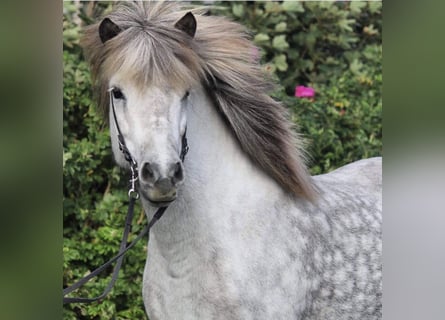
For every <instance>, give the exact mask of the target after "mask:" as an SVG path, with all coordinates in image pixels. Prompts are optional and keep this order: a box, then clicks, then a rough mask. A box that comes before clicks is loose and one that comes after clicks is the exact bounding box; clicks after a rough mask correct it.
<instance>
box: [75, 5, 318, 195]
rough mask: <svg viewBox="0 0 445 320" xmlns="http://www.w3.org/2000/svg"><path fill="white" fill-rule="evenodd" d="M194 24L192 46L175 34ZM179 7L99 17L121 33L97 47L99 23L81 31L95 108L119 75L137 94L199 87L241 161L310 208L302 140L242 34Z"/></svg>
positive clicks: (130, 9)
mask: <svg viewBox="0 0 445 320" xmlns="http://www.w3.org/2000/svg"><path fill="white" fill-rule="evenodd" d="M188 11H192V12H193V13H194V15H195V17H196V20H197V30H196V34H195V36H194V37H193V38H191V37H189V36H187V35H186V34H185V33H184V32H182V31H180V30H178V29H176V28H174V24H175V22H176V21H178V20H179V19H180V18H181V17H182V16H183V15H184V14H185V13H186V12H188ZM204 13H205V12H204V10H202V9H193V10H184V8H182V7H181V4H180V3H178V2H158V1H147V2H146V1H144V2H140V1H137V2H124V3H120V4H118V5H117V6H116V7H115V8H114V10H113V12H111V13H110V14H107V15H106V17H108V18H109V19H111V20H112V21H113V22H114V23H116V24H117V25H118V26H119V27H120V28H121V30H122V32H121V33H119V34H118V35H117V36H116V37H114V38H113V39H111V40H110V41H107V42H106V43H102V42H101V40H100V37H99V32H98V27H99V23H96V24H93V25H90V26H89V27H87V28H86V29H85V31H84V35H83V37H82V40H81V44H82V46H83V48H84V50H85V56H86V58H87V61H88V62H89V63H90V66H91V71H92V77H93V80H94V82H95V83H96V85H97V86H98V91H99V94H98V101H99V106H100V107H102V109H103V110H104V111H105V112H106V111H107V109H108V100H107V97H108V96H107V91H106V90H107V86H108V82H109V79H110V77H111V76H112V75H113V74H114V73H115V72H116V71H118V70H125V71H127V72H131V73H132V76H133V77H135V78H136V79H137V80H138V83H139V84H140V85H141V86H142V87H143V86H146V85H148V84H150V83H153V82H157V83H161V84H165V85H167V84H168V85H169V86H175V85H190V84H193V83H198V82H200V83H202V84H203V86H204V87H205V88H206V89H207V92H208V94H209V95H210V97H211V98H212V99H213V101H214V102H215V105H216V107H217V108H218V110H219V111H220V113H221V115H222V117H223V119H224V120H225V122H226V123H227V125H228V126H229V128H230V129H231V131H232V132H233V133H234V135H235V137H236V138H237V140H238V141H239V144H240V146H241V148H242V149H243V150H244V152H245V153H246V154H247V155H248V157H249V158H250V159H251V160H252V161H253V162H254V163H255V164H256V165H258V166H259V167H260V168H261V169H263V170H264V171H265V172H266V173H267V174H269V175H270V176H271V177H272V178H273V179H274V180H275V181H277V182H278V183H279V185H281V186H282V187H283V188H284V189H285V190H286V191H288V192H290V193H292V194H295V195H299V196H302V197H303V198H306V199H310V200H313V199H314V198H315V191H314V188H313V186H312V183H311V177H310V176H309V174H308V171H307V169H306V166H305V164H304V150H303V147H302V141H301V138H299V136H298V135H297V134H296V133H295V130H294V128H293V126H294V125H293V123H292V122H291V121H290V120H289V119H288V114H287V110H286V108H285V107H284V106H283V105H282V104H280V103H279V102H277V101H275V100H273V99H272V98H271V97H270V96H269V95H268V94H267V93H270V92H271V90H272V89H273V83H272V81H271V80H270V79H267V77H265V75H264V73H263V71H262V69H261V67H260V65H259V63H258V61H257V60H256V59H255V58H254V52H255V50H256V47H255V46H254V45H253V43H252V41H251V40H250V36H249V34H248V32H247V31H246V30H245V28H244V27H243V26H241V25H240V24H237V23H235V22H232V21H230V20H228V19H227V18H224V17H217V16H206V15H205V14H204Z"/></svg>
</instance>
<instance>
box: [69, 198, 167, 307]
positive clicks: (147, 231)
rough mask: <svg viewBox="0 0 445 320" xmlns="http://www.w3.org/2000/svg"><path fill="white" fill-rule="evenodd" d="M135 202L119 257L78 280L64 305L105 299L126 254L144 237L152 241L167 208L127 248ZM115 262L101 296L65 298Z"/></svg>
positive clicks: (131, 201)
mask: <svg viewBox="0 0 445 320" xmlns="http://www.w3.org/2000/svg"><path fill="white" fill-rule="evenodd" d="M135 201H136V199H135V198H130V204H129V206H128V213H127V218H126V219H125V229H124V234H123V236H122V241H121V245H120V249H119V253H118V254H117V255H115V256H114V257H113V258H111V259H110V260H108V261H107V262H106V263H104V264H103V265H101V266H100V267H99V268H97V269H95V270H94V271H92V272H91V273H90V274H88V275H87V276H85V277H83V278H82V279H80V280H78V281H77V282H76V283H74V284H73V285H71V286H69V287H67V288H65V289H64V290H63V296H64V298H63V304H65V303H76V302H78V303H91V302H95V301H98V300H101V299H103V298H104V297H105V296H106V295H107V294H108V293H109V292H110V291H111V289H112V288H113V285H114V283H115V282H116V280H117V277H118V274H119V270H120V269H121V266H122V261H123V259H124V255H125V253H127V251H128V250H130V249H131V248H133V247H134V246H135V245H136V243H137V242H138V241H139V240H140V239H142V237H144V236H145V235H146V234H147V235H148V240H149V239H150V228H151V227H152V226H153V225H154V224H155V223H156V221H158V220H159V219H160V218H161V217H162V215H163V214H164V212H165V210H166V209H167V207H162V208H159V209H158V210H157V211H156V213H155V214H154V216H153V218H152V219H151V220H150V222H149V224H148V225H147V226H145V228H144V229H143V230H142V231H141V232H140V233H139V235H138V236H137V237H136V238H135V239H134V240H133V241H132V242H131V243H130V244H129V245H128V246H127V245H126V244H127V239H128V234H129V233H130V229H131V221H132V219H133V211H134V210H133V209H134V203H135ZM115 261H117V263H116V265H115V267H114V270H113V275H112V277H111V280H110V282H109V283H108V285H107V287H106V288H105V289H104V291H103V293H102V294H101V295H99V296H97V297H94V298H81V297H74V298H70V297H65V296H66V295H67V294H70V293H71V292H73V291H74V290H76V289H78V288H80V287H81V286H83V285H84V284H85V283H87V282H88V281H89V280H90V279H92V278H94V277H95V276H97V275H98V274H99V273H101V272H102V271H103V270H105V268H107V267H108V266H109V265H111V264H112V263H113V262H115Z"/></svg>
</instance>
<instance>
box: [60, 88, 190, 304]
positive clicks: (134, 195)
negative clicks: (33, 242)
mask: <svg viewBox="0 0 445 320" xmlns="http://www.w3.org/2000/svg"><path fill="white" fill-rule="evenodd" d="M113 89H114V88H110V89H108V92H109V94H110V101H111V107H112V111H113V118H114V123H115V125H116V129H117V140H118V142H119V150H121V152H122V153H123V154H124V157H125V160H127V161H128V163H129V165H130V171H131V177H130V187H129V190H128V198H129V200H130V203H129V205H128V213H127V217H126V218H125V228H124V233H123V235H122V240H121V244H120V247H119V253H118V254H117V255H115V256H114V257H112V258H111V259H110V260H108V261H107V262H105V263H104V264H103V265H101V266H100V267H98V268H97V269H95V270H94V271H92V272H91V273H90V274H88V275H87V276H85V277H83V278H81V279H80V280H78V281H77V282H75V283H74V284H72V285H71V286H69V287H67V288H65V289H64V290H63V304H66V303H76V302H77V303H91V302H95V301H98V300H101V299H103V298H105V296H106V295H107V294H108V293H109V292H110V291H111V289H112V288H113V285H114V284H115V282H116V280H117V276H118V274H119V270H120V268H121V266H122V261H123V259H124V255H125V253H127V251H128V250H130V249H131V248H133V247H134V246H135V244H136V243H137V242H138V241H139V240H140V239H142V237H144V236H145V235H147V237H148V239H147V242H148V241H149V240H150V228H151V227H152V226H153V225H154V224H155V223H156V221H158V220H159V219H160V218H161V217H162V215H163V214H164V212H165V210H167V207H168V206H165V207H161V208H159V209H158V210H157V211H156V213H155V214H154V216H153V218H152V219H151V220H150V222H149V223H148V225H146V226H145V228H144V229H143V230H142V231H141V232H140V233H139V234H138V236H137V237H136V238H135V239H134V240H133V241H132V242H131V243H130V244H129V245H128V246H127V239H128V234H129V233H130V230H131V222H132V220H133V211H134V204H135V201H136V200H137V199H139V193H138V192H137V190H136V182H137V180H138V164H137V162H136V160H135V159H134V158H133V156H132V155H131V153H130V151H129V150H128V148H127V145H126V144H125V139H124V136H123V135H122V132H121V130H120V128H119V123H118V121H117V117H116V111H115V108H114V99H113V94H112V92H113ZM186 133H187V128H186V129H185V131H184V134H183V136H182V141H181V144H182V147H181V153H180V155H179V157H180V158H181V161H182V162H184V159H185V156H186V154H187V152H188V151H189V146H188V143H187V136H186ZM115 261H117V262H116V265H115V266H114V269H113V275H112V277H111V280H110V282H109V283H108V285H107V287H106V288H105V290H104V291H103V293H102V294H101V295H99V296H97V297H94V298H80V297H75V298H65V296H66V295H67V294H69V293H71V292H73V291H74V290H76V289H78V288H80V287H81V286H83V285H84V284H85V283H87V282H88V281H89V280H90V279H92V278H94V277H96V276H97V275H98V274H99V273H101V272H102V271H103V270H105V269H106V268H107V267H108V266H109V265H111V264H112V263H113V262H115Z"/></svg>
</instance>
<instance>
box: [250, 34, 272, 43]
mask: <svg viewBox="0 0 445 320" xmlns="http://www.w3.org/2000/svg"><path fill="white" fill-rule="evenodd" d="M269 40H270V37H269V35H267V34H265V33H258V34H257V35H256V36H255V38H253V41H254V42H255V43H264V42H266V41H269Z"/></svg>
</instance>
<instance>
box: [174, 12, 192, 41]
mask: <svg viewBox="0 0 445 320" xmlns="http://www.w3.org/2000/svg"><path fill="white" fill-rule="evenodd" d="M175 28H176V29H179V30H181V31H184V32H185V33H187V34H188V35H189V36H190V37H192V38H193V37H194V36H195V32H196V19H195V16H194V15H193V13H191V12H187V13H186V14H185V16H183V17H182V18H181V19H179V20H178V22H176V23H175Z"/></svg>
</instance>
